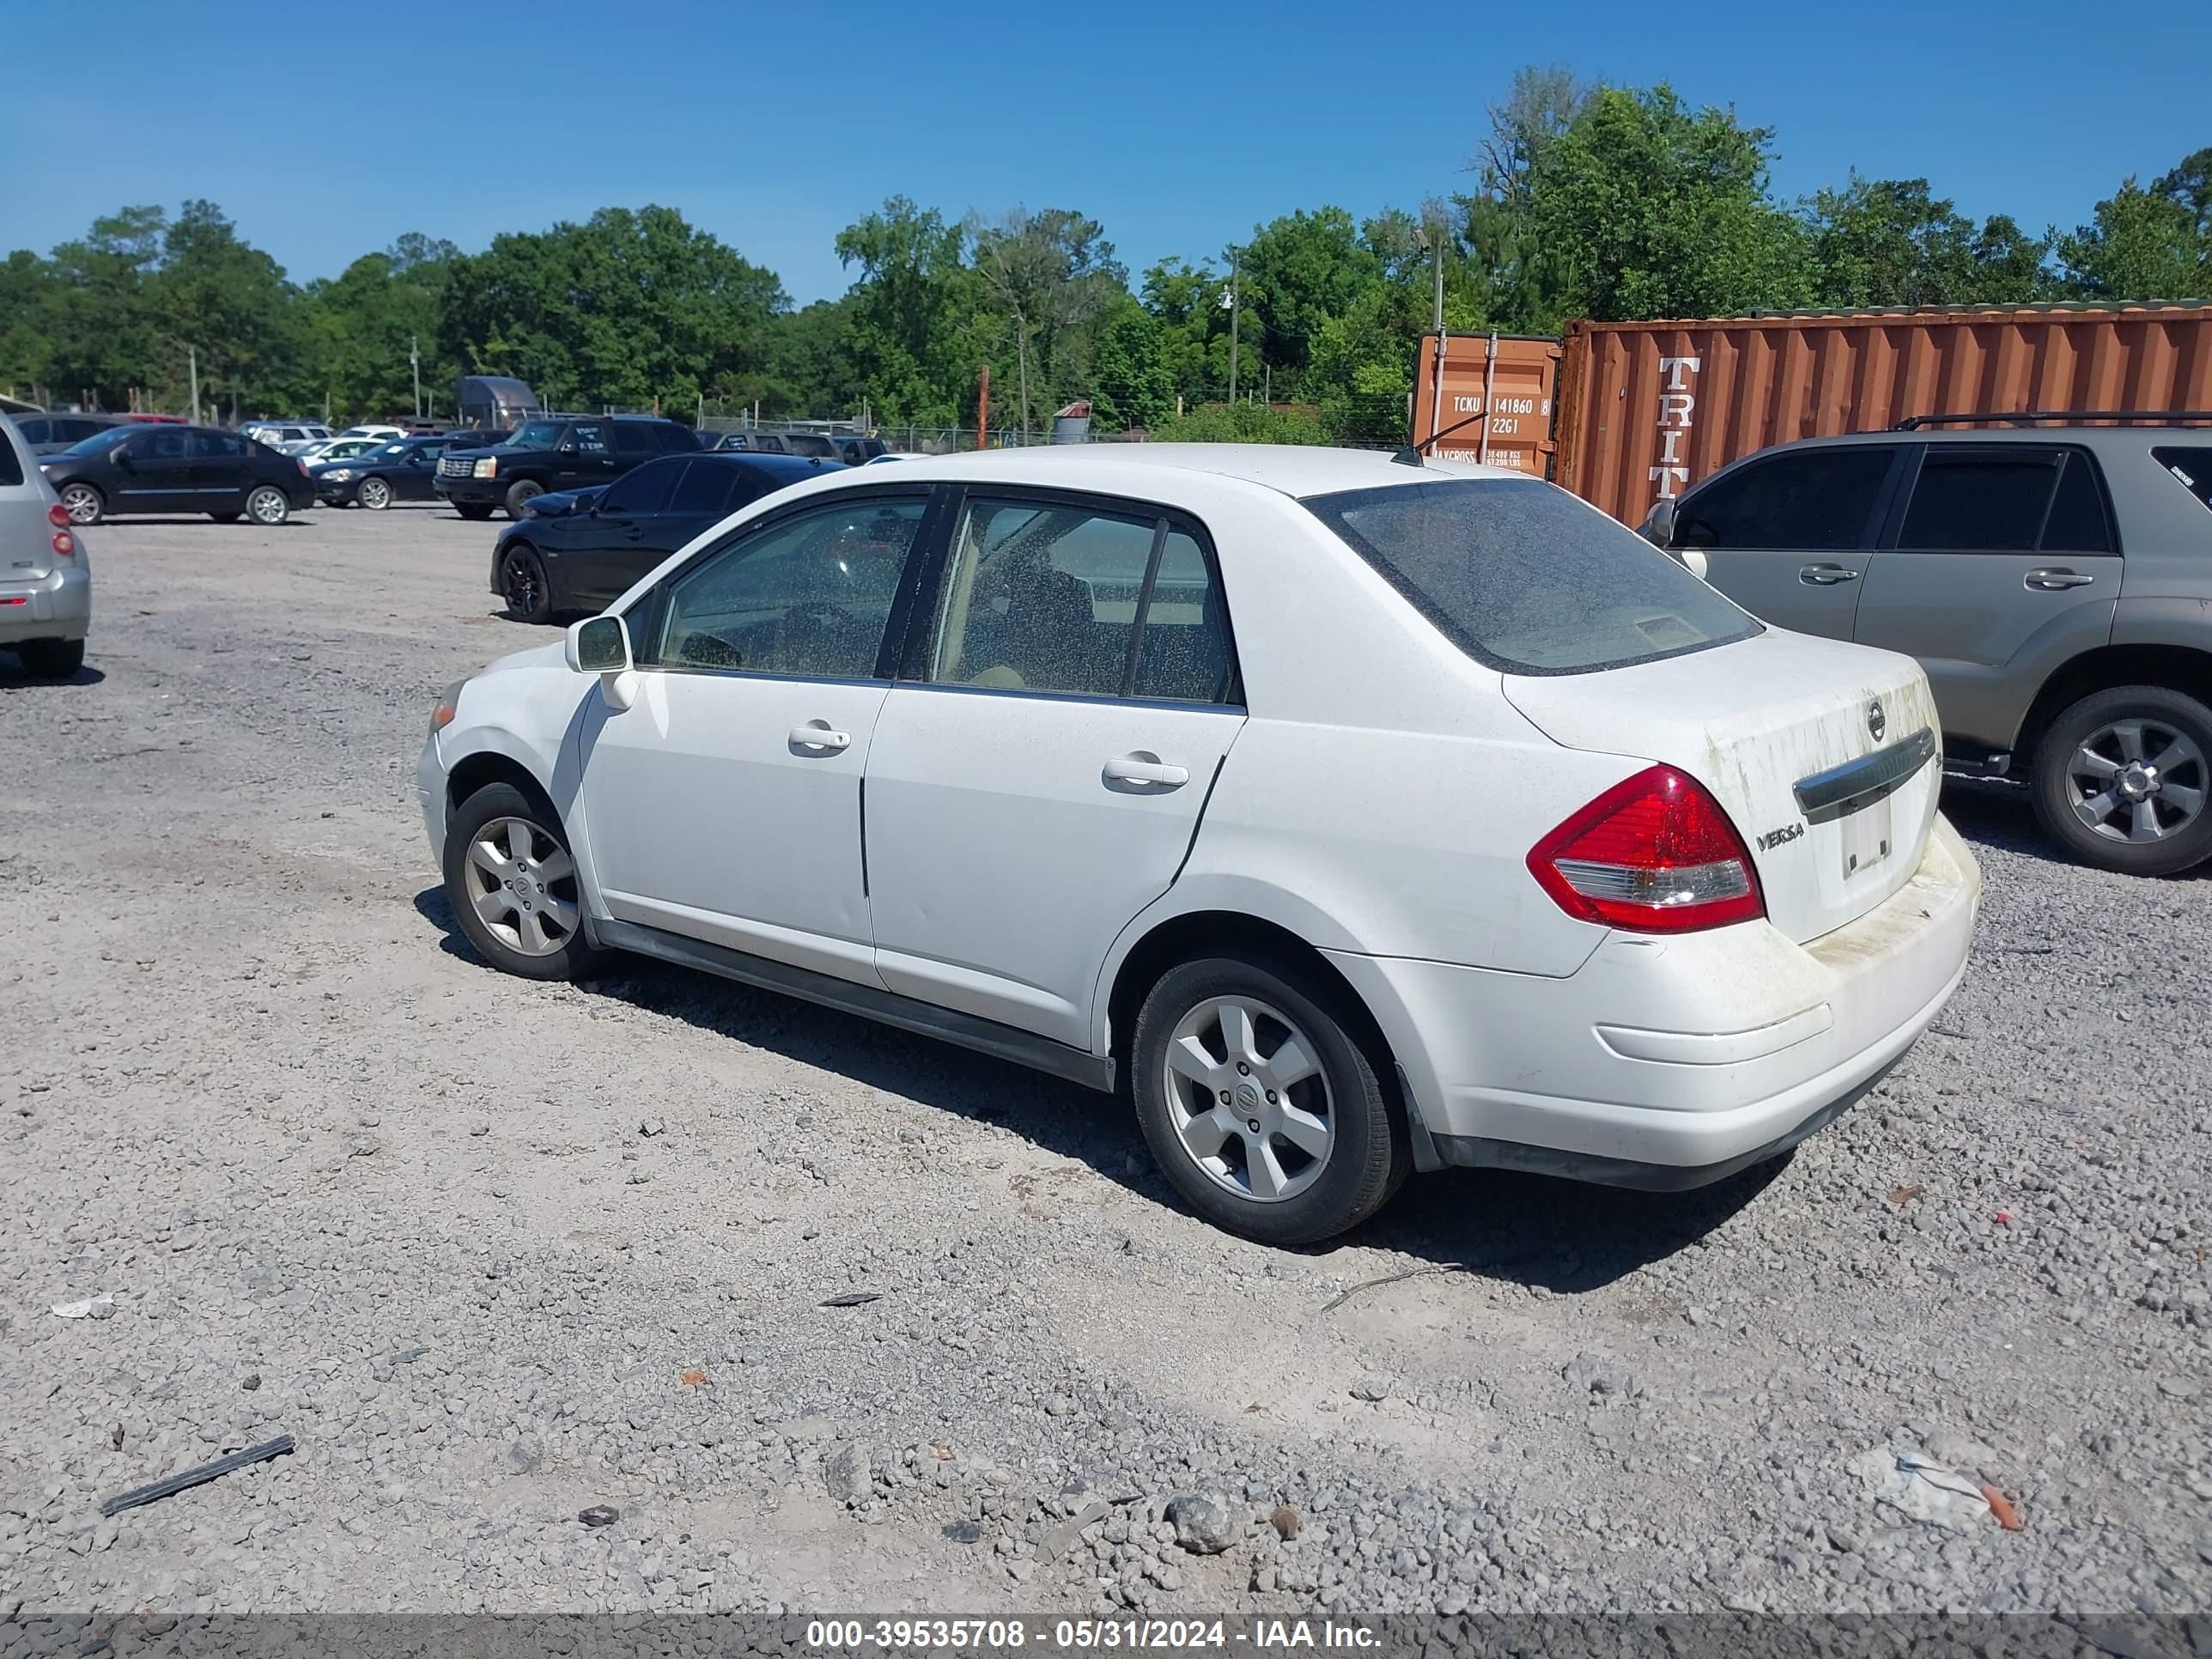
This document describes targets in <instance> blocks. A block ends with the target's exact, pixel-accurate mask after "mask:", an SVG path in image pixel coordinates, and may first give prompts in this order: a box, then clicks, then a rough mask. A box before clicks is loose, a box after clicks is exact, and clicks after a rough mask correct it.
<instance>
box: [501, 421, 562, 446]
mask: <svg viewBox="0 0 2212 1659" xmlns="http://www.w3.org/2000/svg"><path fill="white" fill-rule="evenodd" d="M561 430H562V422H559V421H525V422H523V423H522V424H521V425H520V427H518V428H516V429H515V430H514V431H513V432H510V433H509V434H507V436H506V437H505V438H503V439H502V440H501V442H502V443H504V444H505V445H506V447H507V448H509V449H551V448H553V447H555V446H556V445H557V444H559V443H560V441H561Z"/></svg>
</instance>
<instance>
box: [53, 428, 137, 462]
mask: <svg viewBox="0 0 2212 1659" xmlns="http://www.w3.org/2000/svg"><path fill="white" fill-rule="evenodd" d="M142 429H143V428H139V427H137V426H111V427H109V428H107V429H106V431H104V432H95V433H94V434H93V435H92V436H90V437H89V438H80V439H78V440H77V441H76V442H75V443H73V444H71V445H70V447H68V448H67V449H64V451H62V454H63V455H97V454H98V453H100V451H101V450H103V449H106V448H108V447H111V446H112V445H115V444H119V443H121V442H122V441H124V440H125V438H127V437H129V436H130V435H131V434H132V433H134V432H137V431H140V430H142ZM50 459H57V460H58V459H60V457H59V456H55V457H52V458H50Z"/></svg>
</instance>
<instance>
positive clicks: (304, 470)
mask: <svg viewBox="0 0 2212 1659" xmlns="http://www.w3.org/2000/svg"><path fill="white" fill-rule="evenodd" d="M292 465H295V466H296V467H298V468H299V469H300V476H301V477H303V478H304V477H307V463H306V462H305V461H302V460H299V459H295V460H294V461H293V463H292Z"/></svg>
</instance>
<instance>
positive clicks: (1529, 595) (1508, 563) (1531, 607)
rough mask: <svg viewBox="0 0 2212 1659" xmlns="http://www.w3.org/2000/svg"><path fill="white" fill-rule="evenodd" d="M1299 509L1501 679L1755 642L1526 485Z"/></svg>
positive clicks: (1440, 485) (1709, 599) (1342, 497)
mask: <svg viewBox="0 0 2212 1659" xmlns="http://www.w3.org/2000/svg"><path fill="white" fill-rule="evenodd" d="M1304 506H1305V507H1307V508H1308V509H1309V510H1310V511H1311V512H1312V513H1314V514H1315V516H1316V517H1317V518H1319V519H1320V520H1321V521H1322V523H1323V524H1325V525H1327V526H1328V527H1329V528H1330V529H1332V530H1334V532H1336V533H1337V535H1338V536H1340V538H1343V540H1344V541H1345V542H1346V544H1347V545H1349V546H1350V547H1351V548H1352V551H1354V552H1355V553H1358V555H1359V556H1361V557H1362V558H1364V559H1365V560H1366V561H1367V562H1368V563H1369V564H1370V565H1372V566H1373V567H1374V568H1375V569H1376V572H1377V573H1379V574H1381V575H1382V576H1383V578H1384V580H1387V581H1389V583H1390V584H1391V586H1394V587H1395V588H1396V589H1397V590H1398V591H1399V592H1401V593H1402V594H1404V595H1405V597H1406V598H1407V600H1408V601H1410V602H1411V603H1412V605H1413V607H1414V608H1415V609H1416V610H1418V611H1420V612H1421V614H1422V615H1423V616H1425V617H1427V618H1428V619H1429V621H1430V622H1431V623H1433V624H1434V625H1435V626H1436V628H1437V629H1438V631H1440V632H1441V633H1442V634H1443V635H1444V637H1445V638H1447V639H1449V641H1452V643H1453V644H1455V645H1456V646H1457V647H1459V648H1460V649H1461V650H1462V651H1464V652H1466V653H1468V655H1469V656H1471V657H1473V658H1474V659H1475V660H1477V661H1478V662H1481V663H1485V664H1487V665H1489V666H1491V667H1493V668H1498V669H1503V670H1504V671H1507V672H1509V673H1526V674H1574V673H1583V672H1586V671H1589V670H1592V669H1598V668H1619V667H1625V666H1626V665H1629V664H1632V663H1638V662H1649V661H1652V660H1654V659H1657V658H1660V657H1672V656H1678V655H1680V654H1681V653H1684V652H1686V651H1696V650H1701V649H1703V648H1705V647H1708V646H1714V645H1725V644H1728V643H1729V642H1730V641H1735V640H1743V639H1749V638H1750V637H1751V636H1752V635H1754V634H1757V633H1758V632H1759V623H1757V622H1756V621H1754V620H1753V618H1752V617H1750V616H1749V615H1747V613H1746V612H1744V611H1740V610H1738V609H1737V608H1736V607H1735V605H1731V604H1729V601H1728V600H1726V599H1723V598H1722V597H1721V596H1720V594H1719V593H1717V592H1715V591H1714V590H1713V589H1711V588H1710V587H1708V586H1705V583H1703V582H1702V581H1699V580H1698V579H1697V578H1696V577H1695V576H1692V574H1690V573H1689V572H1688V571H1687V570H1685V569H1684V568H1682V567H1681V566H1680V565H1679V564H1677V563H1675V562H1674V560H1672V559H1670V558H1668V556H1666V555H1665V554H1664V553H1662V552H1660V551H1659V550H1658V549H1656V548H1655V547H1653V546H1652V545H1651V544H1650V543H1649V542H1647V541H1645V540H1644V538H1642V537H1641V536H1638V534H1636V533H1635V532H1633V531H1632V530H1628V529H1626V528H1624V527H1623V526H1621V525H1620V524H1619V523H1617V522H1615V521H1614V520H1612V519H1610V518H1607V516H1606V515H1605V514H1604V513H1601V512H1599V511H1598V510H1597V509H1596V508H1595V507H1590V506H1588V505H1586V504H1585V503H1583V502H1582V501H1577V500H1576V499H1575V498H1574V497H1573V496H1571V495H1568V494H1567V492H1566V491H1565V490H1564V489H1557V488H1555V487H1554V486H1553V485H1551V484H1547V483H1541V482H1540V481H1538V480H1536V479H1534V478H1498V479H1490V478H1453V479H1443V480H1439V481H1437V483H1407V484H1387V485H1384V486H1383V487H1382V488H1380V489H1351V490H1344V491H1340V492H1339V493H1336V494H1334V495H1309V496H1307V497H1306V498H1305V500H1304Z"/></svg>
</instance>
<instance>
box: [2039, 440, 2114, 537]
mask: <svg viewBox="0 0 2212 1659" xmlns="http://www.w3.org/2000/svg"><path fill="white" fill-rule="evenodd" d="M2037 546H2038V548H2039V550H2041V551H2043V552H2045V553H2110V552H2112V550H2113V549H2112V524H2111V522H2110V521H2109V520H2107V518H2106V514H2105V492H2104V491H2103V490H2101V489H2099V488H2098V487H2097V464H2096V463H2095V462H2094V461H2093V460H2091V459H2089V457H2088V455H2087V453H2086V452H2084V451H2082V450H2079V449H2070V450H2069V451H2067V452H2066V459H2065V460H2064V462H2063V470H2062V471H2060V472H2059V475H2058V494H2057V495H2055V496H2054V497H2052V499H2051V513H2050V516H2049V517H2047V518H2045V520H2044V521H2043V539H2042V540H2041V541H2040V542H2039V543H2038V544H2037Z"/></svg>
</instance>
